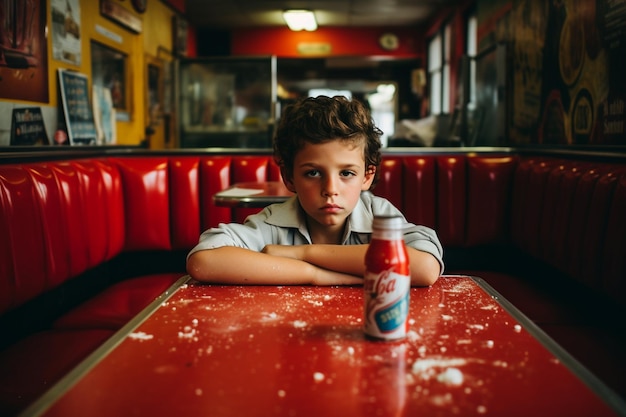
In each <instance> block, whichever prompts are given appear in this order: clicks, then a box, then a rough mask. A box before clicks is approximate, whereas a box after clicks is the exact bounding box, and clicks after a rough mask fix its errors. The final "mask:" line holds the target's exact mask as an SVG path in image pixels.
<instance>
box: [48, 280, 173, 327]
mask: <svg viewBox="0 0 626 417" xmlns="http://www.w3.org/2000/svg"><path fill="white" fill-rule="evenodd" d="M180 277H181V274H180V273H167V274H154V275H146V276H142V277H138V278H132V279H129V280H125V281H122V282H119V283H117V284H114V285H112V286H111V287H109V288H107V289H106V290H104V291H103V292H102V293H100V294H98V295H97V296H95V297H93V298H91V299H89V300H88V301H86V302H85V303H83V304H81V305H79V306H78V307H76V308H74V309H73V310H71V311H70V312H69V313H67V314H65V315H63V316H61V317H60V318H59V319H58V320H56V321H55V322H54V324H53V327H54V328H55V329H64V330H72V329H110V330H118V329H120V328H122V327H123V326H124V325H125V324H126V323H128V322H129V321H130V320H131V319H132V318H133V317H135V316H136V315H137V314H138V313H139V312H140V311H141V310H143V309H144V308H145V307H147V306H148V305H149V304H150V303H151V302H152V301H154V300H155V299H156V298H158V297H159V296H160V295H161V294H163V293H164V292H165V291H166V290H167V289H168V288H169V287H170V286H171V285H172V284H173V283H174V282H176V281H177V280H178V279H179V278H180Z"/></svg>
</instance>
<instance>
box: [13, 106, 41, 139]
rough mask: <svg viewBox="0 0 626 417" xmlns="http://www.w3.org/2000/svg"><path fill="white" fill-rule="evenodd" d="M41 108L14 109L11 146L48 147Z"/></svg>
mask: <svg viewBox="0 0 626 417" xmlns="http://www.w3.org/2000/svg"><path fill="white" fill-rule="evenodd" d="M48 144H49V142H48V135H47V134H46V127H45V125H44V123H43V116H42V114H41V108H39V107H27V108H21V109H13V115H12V117H11V145H17V146H30V145H48Z"/></svg>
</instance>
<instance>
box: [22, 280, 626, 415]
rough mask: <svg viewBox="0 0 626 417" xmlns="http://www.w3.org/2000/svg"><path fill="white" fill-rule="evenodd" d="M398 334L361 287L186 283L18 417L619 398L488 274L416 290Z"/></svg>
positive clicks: (541, 405) (592, 409)
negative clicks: (374, 332) (366, 325)
mask: <svg viewBox="0 0 626 417" xmlns="http://www.w3.org/2000/svg"><path fill="white" fill-rule="evenodd" d="M410 297H411V298H410V310H409V317H410V330H409V333H408V337H407V338H406V339H405V340H400V341H394V342H383V341H373V340H369V339H367V338H366V337H365V336H364V334H363V331H362V324H363V323H362V318H363V289H362V288H361V287H312V286H221V285H206V284H201V283H197V282H195V281H193V280H192V279H190V278H188V277H184V278H182V279H181V280H179V281H178V283H177V284H176V285H175V287H173V288H172V289H171V290H170V291H168V292H167V293H166V294H164V295H163V296H162V297H161V298H159V299H158V300H157V301H155V302H154V303H152V305H151V306H149V307H148V308H147V309H146V310H144V312H143V313H142V314H141V315H140V316H138V317H136V318H135V319H134V320H133V321H132V322H130V323H129V324H128V325H127V326H125V327H124V328H123V329H122V330H120V331H119V332H118V333H117V334H116V336H115V337H114V338H113V339H111V340H109V341H108V342H107V343H106V344H105V345H104V346H103V347H102V348H100V349H99V350H98V351H96V352H95V353H94V354H93V355H91V356H90V357H89V358H88V359H87V360H86V361H85V362H83V364H82V365H80V366H79V367H78V368H77V369H75V370H74V371H73V372H72V373H70V374H69V375H68V376H67V377H66V378H65V379H63V380H62V381H61V382H60V383H59V384H57V385H56V386H55V387H53V388H52V389H51V390H50V391H48V392H47V393H46V394H45V395H44V396H43V397H42V398H41V399H40V400H39V401H38V402H36V403H34V404H33V405H32V406H31V407H30V408H29V409H27V410H26V411H25V412H24V413H23V414H22V416H35V415H36V416H48V417H52V416H69V415H77V416H78V415H83V416H94V417H96V416H107V417H108V416H121V415H125V416H129V415H137V416H157V415H169V416H208V415H210V416H267V415H275V416H301V415H307V416H342V417H345V416H386V417H387V416H400V415H406V416H417V415H424V416H434V415H437V416H448V415H450V416H452V415H463V416H468V415H480V416H482V415H485V416H487V415H492V416H529V415H533V416H539V415H546V416H557V415H563V416H570V417H571V416H596V417H597V416H610V415H626V407H625V406H624V403H623V402H622V400H621V399H620V398H619V397H618V396H616V395H615V394H614V393H613V392H612V391H610V390H609V389H608V388H606V386H604V385H603V384H602V383H601V382H600V381H599V380H598V379H597V378H595V377H594V376H593V375H592V374H591V373H589V372H588V371H587V370H586V369H585V368H583V367H582V366H581V365H579V364H578V363H577V362H576V361H575V360H574V359H573V358H572V357H571V356H569V355H568V354H567V353H566V352H564V351H563V350H562V349H561V348H560V347H559V346H558V345H556V344H555V343H554V342H553V341H552V340H551V339H549V338H548V337H547V336H546V335H545V334H544V333H543V332H542V331H541V330H539V328H538V327H536V326H535V325H534V324H532V322H530V321H529V320H528V319H527V318H526V317H525V316H523V315H521V313H520V312H519V311H517V310H516V309H515V308H514V307H512V305H511V304H509V303H508V302H507V301H506V300H504V299H503V298H502V297H501V296H500V295H499V294H498V293H496V292H495V291H494V290H493V289H492V288H491V287H489V286H488V284H486V283H485V282H484V281H483V280H481V279H480V278H476V277H468V276H444V277H441V278H440V279H439V280H438V281H437V282H436V284H435V285H433V286H432V287H428V288H412V289H411V294H410Z"/></svg>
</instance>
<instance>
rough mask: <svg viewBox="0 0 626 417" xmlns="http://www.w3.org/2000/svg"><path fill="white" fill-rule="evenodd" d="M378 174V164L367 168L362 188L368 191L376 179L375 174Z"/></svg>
mask: <svg viewBox="0 0 626 417" xmlns="http://www.w3.org/2000/svg"><path fill="white" fill-rule="evenodd" d="M375 175H376V166H375V165H370V166H369V167H367V169H366V170H365V178H363V185H362V186H361V190H363V191H367V190H369V189H370V187H371V186H372V182H373V181H374V176H375Z"/></svg>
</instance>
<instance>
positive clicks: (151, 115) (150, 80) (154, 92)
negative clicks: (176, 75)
mask: <svg viewBox="0 0 626 417" xmlns="http://www.w3.org/2000/svg"><path fill="white" fill-rule="evenodd" d="M146 62H147V66H146V111H147V115H148V120H147V125H148V126H151V127H155V126H157V125H158V124H160V122H161V119H162V118H163V65H162V64H163V63H162V62H161V61H159V60H157V59H156V58H155V57H152V56H146Z"/></svg>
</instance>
